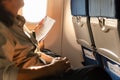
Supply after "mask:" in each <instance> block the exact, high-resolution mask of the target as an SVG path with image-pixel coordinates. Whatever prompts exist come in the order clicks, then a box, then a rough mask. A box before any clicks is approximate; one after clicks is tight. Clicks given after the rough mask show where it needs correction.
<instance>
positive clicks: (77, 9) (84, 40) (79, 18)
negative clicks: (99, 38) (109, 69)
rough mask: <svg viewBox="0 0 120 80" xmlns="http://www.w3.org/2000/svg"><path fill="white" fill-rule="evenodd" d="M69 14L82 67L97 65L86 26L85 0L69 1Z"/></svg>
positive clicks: (89, 32) (87, 21) (88, 29)
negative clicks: (80, 54)
mask: <svg viewBox="0 0 120 80" xmlns="http://www.w3.org/2000/svg"><path fill="white" fill-rule="evenodd" d="M71 14H72V21H73V26H74V29H75V34H76V40H77V42H78V44H80V45H81V47H82V52H83V57H84V60H85V61H84V65H93V64H98V61H97V59H96V56H95V55H94V54H96V53H94V51H93V46H92V44H93V43H92V42H93V41H92V40H93V39H92V35H91V29H90V27H89V25H88V23H89V19H88V14H87V0H71Z"/></svg>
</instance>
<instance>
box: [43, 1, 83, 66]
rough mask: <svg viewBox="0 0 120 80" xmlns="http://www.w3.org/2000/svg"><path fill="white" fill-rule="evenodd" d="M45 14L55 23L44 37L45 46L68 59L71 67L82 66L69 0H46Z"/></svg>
mask: <svg viewBox="0 0 120 80" xmlns="http://www.w3.org/2000/svg"><path fill="white" fill-rule="evenodd" d="M47 15H48V16H50V17H52V18H54V19H55V20H56V23H55V25H54V27H53V28H52V30H51V31H50V32H49V34H48V36H47V37H46V38H45V47H46V48H48V49H50V50H52V51H53V52H55V53H57V54H60V55H62V56H66V57H68V58H69V59H70V61H71V64H72V65H73V67H79V66H82V64H81V61H83V59H82V54H81V47H80V45H78V44H77V42H76V37H75V32H74V27H73V24H72V16H71V12H70V0H48V9H47Z"/></svg>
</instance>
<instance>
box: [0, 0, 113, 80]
mask: <svg viewBox="0 0 120 80" xmlns="http://www.w3.org/2000/svg"><path fill="white" fill-rule="evenodd" d="M23 5H24V1H23V0H0V10H1V11H0V74H1V75H0V78H1V79H0V80H40V79H42V80H73V79H75V80H79V79H80V78H83V76H82V77H81V75H83V73H86V71H88V70H89V71H92V72H91V76H92V77H89V79H87V80H95V79H96V80H111V79H110V78H109V77H108V76H107V77H106V75H107V74H105V75H102V77H104V78H95V77H93V76H94V75H93V74H94V71H97V70H98V68H99V67H96V66H95V67H87V68H84V69H79V70H72V69H71V65H70V63H69V60H68V59H67V58H65V57H64V58H62V57H57V58H53V57H51V56H48V55H46V54H44V53H41V52H38V51H37V52H36V48H37V46H36V40H35V39H34V38H33V36H32V35H31V37H30V38H29V37H28V36H26V35H25V33H24V31H23V25H24V23H25V20H24V18H23V17H22V16H18V15H17V13H18V10H19V9H20V8H21V7H23ZM99 70H101V68H100V69H99ZM99 70H98V71H99ZM99 72H101V71H99ZM92 73H93V74H92ZM96 75H97V74H96ZM87 77H88V75H87ZM82 80H83V79H82Z"/></svg>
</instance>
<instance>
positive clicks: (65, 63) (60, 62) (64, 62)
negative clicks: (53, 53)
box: [51, 57, 71, 74]
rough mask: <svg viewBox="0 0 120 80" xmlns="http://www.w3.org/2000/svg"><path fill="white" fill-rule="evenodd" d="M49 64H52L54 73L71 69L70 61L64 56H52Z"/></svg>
mask: <svg viewBox="0 0 120 80" xmlns="http://www.w3.org/2000/svg"><path fill="white" fill-rule="evenodd" d="M51 64H53V66H54V69H55V71H56V74H60V73H64V72H67V71H68V70H70V69H71V65H70V62H69V60H68V59H67V58H66V57H64V58H62V57H57V58H54V59H53V60H52V62H51Z"/></svg>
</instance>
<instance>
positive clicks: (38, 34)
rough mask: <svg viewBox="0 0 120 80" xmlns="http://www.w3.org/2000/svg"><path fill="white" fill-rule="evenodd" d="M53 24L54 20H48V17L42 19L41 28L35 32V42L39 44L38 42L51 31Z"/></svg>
mask: <svg viewBox="0 0 120 80" xmlns="http://www.w3.org/2000/svg"><path fill="white" fill-rule="evenodd" d="M54 23H55V20H54V19H52V18H50V17H49V16H46V17H45V19H44V23H43V26H42V27H40V28H39V30H36V31H35V35H36V40H37V41H38V42H39V41H40V40H43V39H44V38H45V37H46V35H47V33H48V32H49V31H50V30H51V28H52V27H53V25H54Z"/></svg>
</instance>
